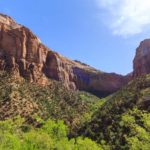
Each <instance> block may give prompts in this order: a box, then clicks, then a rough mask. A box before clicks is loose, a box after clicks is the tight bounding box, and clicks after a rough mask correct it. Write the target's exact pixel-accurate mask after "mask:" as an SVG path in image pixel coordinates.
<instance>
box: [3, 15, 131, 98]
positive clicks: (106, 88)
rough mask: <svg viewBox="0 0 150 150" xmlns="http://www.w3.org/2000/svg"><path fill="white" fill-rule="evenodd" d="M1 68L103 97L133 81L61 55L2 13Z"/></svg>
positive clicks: (34, 80)
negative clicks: (53, 80)
mask: <svg viewBox="0 0 150 150" xmlns="http://www.w3.org/2000/svg"><path fill="white" fill-rule="evenodd" d="M0 69H1V70H8V71H11V72H15V73H16V72H17V73H18V74H19V75H20V76H22V77H24V78H26V79H28V80H29V81H30V82H37V83H39V84H48V78H51V79H55V80H58V81H61V82H62V83H63V84H64V85H65V86H66V87H67V88H69V89H73V90H76V89H79V90H85V91H89V92H92V93H94V94H97V95H99V96H103V95H108V94H110V93H112V92H115V91H116V90H118V89H119V88H121V87H122V86H123V85H125V84H126V83H127V82H128V80H129V79H128V78H127V77H124V76H121V75H117V74H109V73H103V72H100V71H98V70H96V69H94V68H92V67H90V66H88V65H85V64H82V63H80V62H78V61H71V60H69V59H67V58H65V57H63V56H61V55H60V54H58V53H56V52H54V51H52V50H51V49H48V48H47V47H46V46H44V45H43V44H42V43H41V41H40V40H39V39H38V37H36V36H35V35H34V34H33V33H32V32H31V31H30V30H29V29H28V28H26V27H24V26H21V25H19V24H17V23H16V22H15V21H14V20H13V19H11V18H10V17H8V16H6V15H3V14H0Z"/></svg>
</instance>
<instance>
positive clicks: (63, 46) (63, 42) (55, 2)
mask: <svg viewBox="0 0 150 150" xmlns="http://www.w3.org/2000/svg"><path fill="white" fill-rule="evenodd" d="M140 2H141V0H0V12H2V13H5V14H7V15H10V16H11V17H13V18H14V19H15V20H16V21H17V22H18V23H20V24H23V25H25V26H27V27H29V28H30V29H31V30H32V31H33V32H34V33H35V34H36V35H37V36H38V37H39V38H40V39H41V41H42V42H43V43H44V44H45V45H46V46H48V47H49V48H52V49H53V50H55V51H57V52H59V53H60V54H62V55H64V56H66V57H68V58H71V59H76V60H80V61H82V62H84V63H87V64H89V65H91V66H93V67H95V68H97V69H99V70H102V71H106V72H116V73H120V74H127V73H129V72H131V71H132V61H133V58H134V55H135V49H136V47H137V46H138V45H139V42H140V41H141V40H143V39H145V38H149V37H150V30H149V24H150V2H148V1H147V0H142V3H140ZM143 3H144V4H143ZM129 4H130V5H129ZM146 14H148V15H146Z"/></svg>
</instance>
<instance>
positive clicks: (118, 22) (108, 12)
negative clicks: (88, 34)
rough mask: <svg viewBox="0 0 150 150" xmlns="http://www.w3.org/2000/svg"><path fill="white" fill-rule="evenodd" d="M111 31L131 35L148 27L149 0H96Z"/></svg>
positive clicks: (149, 14)
mask: <svg viewBox="0 0 150 150" xmlns="http://www.w3.org/2000/svg"><path fill="white" fill-rule="evenodd" d="M96 1H97V4H98V6H99V7H100V9H101V12H102V11H103V12H104V14H105V18H103V20H104V19H105V21H106V22H107V23H108V25H109V27H110V28H111V29H112V31H113V33H114V34H116V35H121V36H125V37H126V36H131V35H135V34H139V33H142V32H143V31H144V30H147V29H150V0H96Z"/></svg>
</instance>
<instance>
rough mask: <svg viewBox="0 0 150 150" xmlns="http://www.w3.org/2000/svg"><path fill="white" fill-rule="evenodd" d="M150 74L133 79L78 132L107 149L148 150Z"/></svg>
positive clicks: (111, 97) (149, 133)
mask: <svg viewBox="0 0 150 150" xmlns="http://www.w3.org/2000/svg"><path fill="white" fill-rule="evenodd" d="M149 102H150V75H147V76H144V77H141V78H139V79H135V80H134V81H132V82H130V83H129V84H128V85H127V86H126V87H124V88H123V89H122V90H120V91H118V92H117V93H115V94H113V95H112V96H110V97H109V98H108V99H107V102H106V103H105V104H104V105H103V106H102V107H101V108H99V110H98V111H96V112H95V114H94V115H93V116H92V120H91V121H90V122H88V123H86V124H85V125H84V127H82V128H81V129H80V131H79V134H80V135H84V136H85V137H90V138H91V139H93V140H95V141H97V142H98V143H101V144H103V143H106V144H107V145H109V148H108V149H119V150H120V149H125V150H126V149H132V150H149V149H150V113H149V107H150V105H148V104H149Z"/></svg>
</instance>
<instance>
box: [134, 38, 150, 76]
mask: <svg viewBox="0 0 150 150" xmlns="http://www.w3.org/2000/svg"><path fill="white" fill-rule="evenodd" d="M133 68H134V72H133V76H134V77H139V76H141V75H144V74H148V73H150V39H146V40H144V41H142V42H141V43H140V45H139V47H138V48H137V50H136V56H135V58H134V61H133Z"/></svg>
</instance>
